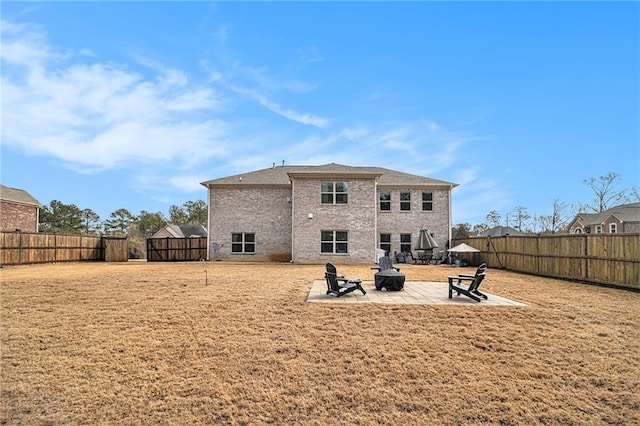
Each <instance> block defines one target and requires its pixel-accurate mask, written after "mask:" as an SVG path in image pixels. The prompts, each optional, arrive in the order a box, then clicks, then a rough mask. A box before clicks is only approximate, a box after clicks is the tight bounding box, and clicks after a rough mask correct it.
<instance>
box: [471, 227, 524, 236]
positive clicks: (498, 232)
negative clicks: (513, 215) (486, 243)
mask: <svg viewBox="0 0 640 426" xmlns="http://www.w3.org/2000/svg"><path fill="white" fill-rule="evenodd" d="M505 235H525V234H524V232H520V231H518V230H517V229H515V228H512V227H510V226H494V227H493V228H491V229H489V230H486V231H484V232H482V233H481V234H480V235H478V236H479V237H504V236H505Z"/></svg>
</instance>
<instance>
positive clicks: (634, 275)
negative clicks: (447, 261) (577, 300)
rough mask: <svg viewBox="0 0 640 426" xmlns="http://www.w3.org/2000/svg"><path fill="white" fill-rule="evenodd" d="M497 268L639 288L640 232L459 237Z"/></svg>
mask: <svg viewBox="0 0 640 426" xmlns="http://www.w3.org/2000/svg"><path fill="white" fill-rule="evenodd" d="M462 242H464V243H467V244H468V245H470V246H472V247H475V248H477V249H479V250H480V251H481V252H480V258H481V261H482V262H486V263H487V265H489V266H490V267H494V268H505V269H509V270H512V271H516V272H524V273H527V274H534V275H541V276H546V277H553V278H563V279H570V280H578V281H583V282H589V283H594V284H605V285H613V286H621V287H627V288H632V289H635V290H640V234H607V235H604V234H580V235H524V236H511V235H507V236H504V237H474V238H465V239H456V240H454V241H453V245H454V246H455V245H456V244H459V243H462Z"/></svg>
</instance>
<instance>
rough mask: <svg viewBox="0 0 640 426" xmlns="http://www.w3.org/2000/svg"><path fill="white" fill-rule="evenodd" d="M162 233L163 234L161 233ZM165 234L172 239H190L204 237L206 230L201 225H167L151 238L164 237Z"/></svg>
mask: <svg viewBox="0 0 640 426" xmlns="http://www.w3.org/2000/svg"><path fill="white" fill-rule="evenodd" d="M163 231H164V232H163ZM165 232H166V233H167V234H169V235H171V237H172V238H191V237H194V236H196V237H206V236H207V228H205V227H204V226H202V225H174V224H171V223H170V224H167V225H165V226H164V227H162V228H161V229H160V230H158V231H157V232H156V233H155V234H153V235H152V236H151V238H158V235H165Z"/></svg>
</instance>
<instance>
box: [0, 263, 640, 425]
mask: <svg viewBox="0 0 640 426" xmlns="http://www.w3.org/2000/svg"><path fill="white" fill-rule="evenodd" d="M338 266H339V271H340V273H341V274H342V273H344V274H345V275H347V276H360V277H362V278H365V277H369V276H371V277H373V272H374V271H371V270H370V269H369V265H338ZM205 268H206V275H207V280H206V283H207V285H205ZM463 270H464V268H463ZM473 270H475V269H473ZM473 270H472V268H467V270H465V272H470V273H473ZM460 271H461V269H460V268H457V269H455V268H449V267H446V266H417V265H416V266H414V265H407V266H403V268H402V272H404V273H405V274H406V276H407V280H412V281H443V282H445V281H446V276H447V275H451V274H452V273H458V272H460ZM323 274H324V266H323V265H291V264H238V263H224V262H213V263H203V262H199V263H198V262H195V263H166V264H165V263H146V262H129V263H113V264H108V263H73V264H56V265H35V266H19V267H9V268H5V269H2V270H1V271H0V280H1V284H0V297H1V299H0V303H1V323H2V328H1V334H0V339H1V341H0V343H1V349H2V364H1V367H2V369H1V377H0V379H1V383H2V388H1V393H0V398H1V400H0V403H1V404H0V406H1V407H0V423H2V424H95V423H101V424H139V423H169V424H205V423H208V424H211V423H216V422H219V423H227V424H268V423H278V424H283V423H303V424H338V423H340V424H383V423H388V424H429V423H439V424H443V423H446V424H463V423H487V424H532V423H538V424H640V396H639V395H640V326H639V322H638V318H639V317H640V294H638V293H632V292H628V291H623V290H616V289H609V288H600V287H594V286H585V285H581V284H576V283H568V282H563V281H558V280H553V279H547V278H538V277H533V276H525V275H518V274H513V273H509V272H506V271H500V270H489V271H488V273H487V278H486V279H485V281H484V282H483V289H484V290H486V291H487V292H489V293H492V294H497V295H500V296H504V297H507V298H510V299H514V300H519V301H522V302H524V303H526V304H527V305H528V306H527V307H524V308H523V307H518V308H513V307H483V308H482V309H476V308H474V306H472V305H471V306H470V305H465V306H455V305H372V304H357V305H352V304H348V305H347V304H320V303H305V299H306V297H307V294H308V292H309V289H310V287H311V284H312V282H313V280H314V279H321V278H322V276H323ZM346 297H349V296H346Z"/></svg>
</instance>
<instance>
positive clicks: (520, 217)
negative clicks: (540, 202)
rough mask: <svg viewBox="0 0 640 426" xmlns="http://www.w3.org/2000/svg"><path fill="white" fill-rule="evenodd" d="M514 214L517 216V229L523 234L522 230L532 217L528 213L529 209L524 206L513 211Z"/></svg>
mask: <svg viewBox="0 0 640 426" xmlns="http://www.w3.org/2000/svg"><path fill="white" fill-rule="evenodd" d="M512 214H513V215H514V216H515V221H516V223H515V228H516V229H517V230H518V231H521V232H522V228H523V227H526V225H527V224H528V223H529V220H531V216H530V215H529V213H528V212H527V208H526V207H524V206H517V207H516V208H514V209H513V213H512Z"/></svg>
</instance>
